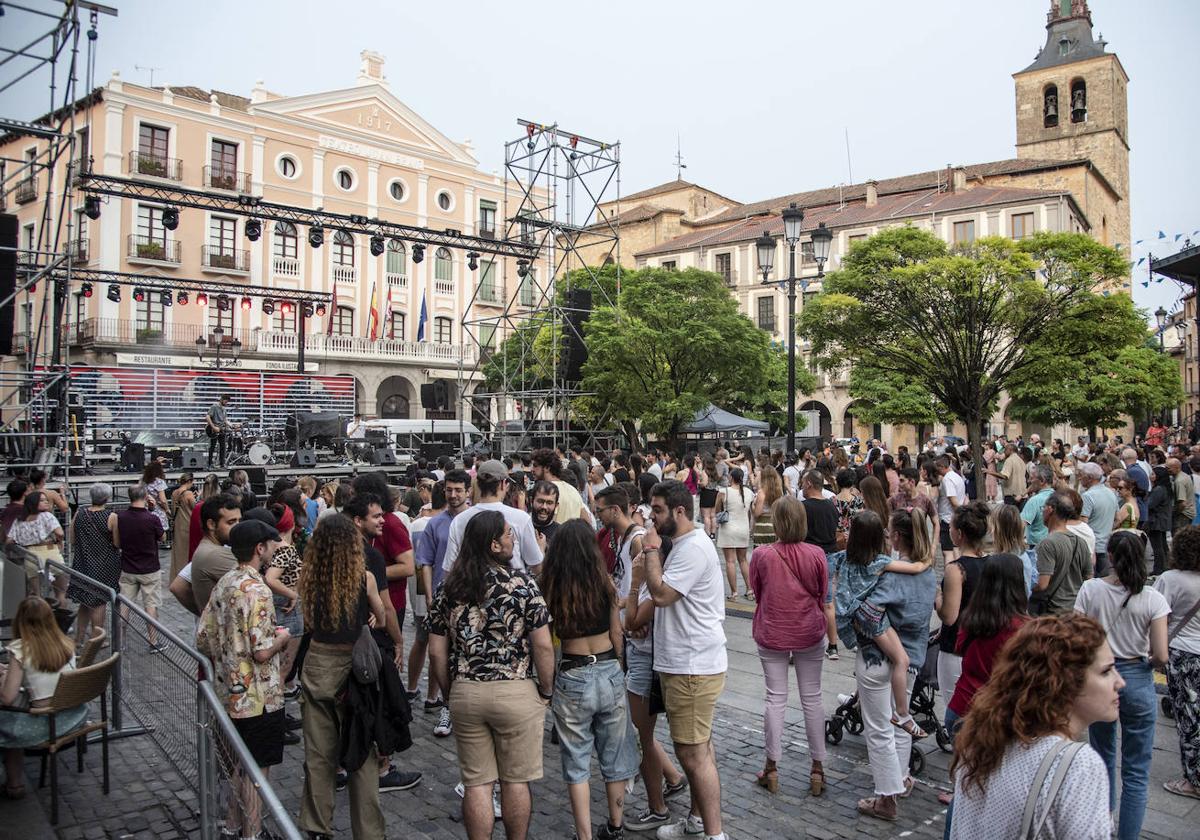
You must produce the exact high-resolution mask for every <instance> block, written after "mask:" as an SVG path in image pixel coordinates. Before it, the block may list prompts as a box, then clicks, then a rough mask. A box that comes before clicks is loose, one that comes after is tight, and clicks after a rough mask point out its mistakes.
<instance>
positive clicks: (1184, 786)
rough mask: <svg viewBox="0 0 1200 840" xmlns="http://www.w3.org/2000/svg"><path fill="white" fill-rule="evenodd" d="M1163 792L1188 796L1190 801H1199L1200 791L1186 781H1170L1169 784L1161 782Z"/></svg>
mask: <svg viewBox="0 0 1200 840" xmlns="http://www.w3.org/2000/svg"><path fill="white" fill-rule="evenodd" d="M1163 790H1165V791H1166V792H1167V793H1173V794H1175V795H1176V796H1190V797H1191V798H1192V799H1200V790H1197V789H1196V788H1195V787H1194V786H1192V785H1190V784H1188V782H1187V780H1186V779H1172V780H1171V781H1169V782H1163Z"/></svg>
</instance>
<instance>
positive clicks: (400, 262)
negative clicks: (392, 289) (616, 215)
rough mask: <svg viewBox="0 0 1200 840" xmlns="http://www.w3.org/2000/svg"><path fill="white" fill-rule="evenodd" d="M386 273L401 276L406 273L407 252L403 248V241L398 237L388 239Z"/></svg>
mask: <svg viewBox="0 0 1200 840" xmlns="http://www.w3.org/2000/svg"><path fill="white" fill-rule="evenodd" d="M387 273H388V274H398V275H400V276H401V277H404V276H406V275H407V274H408V254H407V253H406V252H405V250H404V243H403V242H401V241H400V240H399V239H391V240H388V245H387Z"/></svg>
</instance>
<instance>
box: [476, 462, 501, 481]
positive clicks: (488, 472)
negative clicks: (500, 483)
mask: <svg viewBox="0 0 1200 840" xmlns="http://www.w3.org/2000/svg"><path fill="white" fill-rule="evenodd" d="M475 475H477V476H480V477H481V478H508V467H506V466H504V463H503V462H502V461H497V460H496V459H495V458H493V459H491V460H490V461H484V462H483V463H482V464H480V465H479V466H478V467H476V468H475Z"/></svg>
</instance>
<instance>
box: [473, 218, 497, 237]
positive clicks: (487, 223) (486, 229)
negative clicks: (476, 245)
mask: <svg viewBox="0 0 1200 840" xmlns="http://www.w3.org/2000/svg"><path fill="white" fill-rule="evenodd" d="M475 235H476V236H478V237H479V238H480V239H495V238H496V219H495V217H494V216H492V217H485V218H482V219H480V220H479V222H478V223H476V225H475Z"/></svg>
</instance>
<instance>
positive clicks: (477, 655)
mask: <svg viewBox="0 0 1200 840" xmlns="http://www.w3.org/2000/svg"><path fill="white" fill-rule="evenodd" d="M484 587H485V591H486V595H485V597H484V599H483V603H482V604H480V605H475V604H457V603H451V602H450V599H449V598H447V597H446V589H445V587H442V588H441V589H439V590H438V593H437V595H436V596H435V597H434V599H433V605H432V606H431V607H430V609H429V632H430V633H436V634H437V635H439V636H449V637H450V639H449V641H450V650H451V653H450V675H451V679H464V680H475V681H480V682H488V681H492V680H524V679H529V677H530V664H531V647H530V644H529V636H530V634H531V633H533V631H534V630H536V629H538V628H539V627H544V626H545V625H547V624H549V623H550V613H549V611H547V609H546V601H545V600H544V599H543V598H542V593H541V590H539V589H538V585H537V582H536V581H535V580H534V579H533V578H532V577H531V576H530V575H529V573H528V572H526V571H525V570H524V569H510V568H507V567H503V566H496V565H492V566H489V567H488V571H487V576H486V579H485V581H484Z"/></svg>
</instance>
